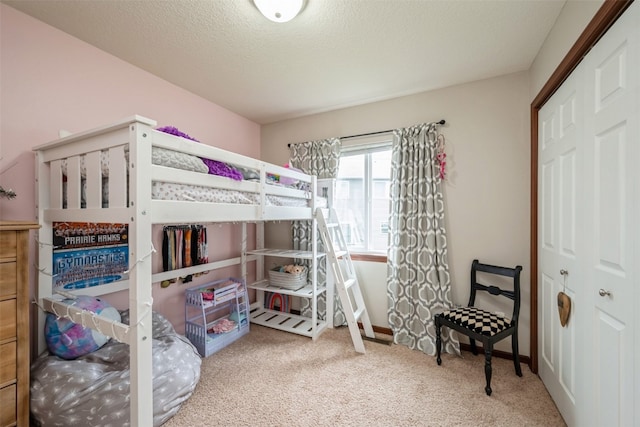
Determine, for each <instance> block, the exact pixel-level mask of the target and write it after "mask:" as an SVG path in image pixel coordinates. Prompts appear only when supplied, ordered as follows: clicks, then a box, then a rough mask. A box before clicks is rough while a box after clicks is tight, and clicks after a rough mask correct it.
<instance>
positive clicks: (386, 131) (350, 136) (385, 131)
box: [287, 119, 446, 148]
mask: <svg viewBox="0 0 640 427" xmlns="http://www.w3.org/2000/svg"><path fill="white" fill-rule="evenodd" d="M433 123H434V124H436V125H443V124H445V123H446V121H445V120H444V119H442V120H440V121H438V122H433ZM393 131H394V129H388V130H381V131H378V132H369V133H361V134H358V135H349V136H341V137H340V139H346V138H357V137H359V136H371V135H379V134H381V133H388V132H393ZM287 147H289V148H291V144H287Z"/></svg>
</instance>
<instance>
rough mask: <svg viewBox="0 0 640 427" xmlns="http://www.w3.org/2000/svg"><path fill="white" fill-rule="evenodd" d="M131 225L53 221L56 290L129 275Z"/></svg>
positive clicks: (83, 286)
mask: <svg viewBox="0 0 640 427" xmlns="http://www.w3.org/2000/svg"><path fill="white" fill-rule="evenodd" d="M128 227H129V226H128V224H112V223H93V222H54V223H53V291H54V292H55V291H56V290H73V289H82V288H89V287H94V286H100V285H105V284H107V283H112V282H115V281H118V280H123V279H126V278H127V274H126V273H125V272H126V271H127V270H128V268H129V242H128Z"/></svg>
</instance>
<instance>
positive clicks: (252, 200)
mask: <svg viewBox="0 0 640 427" xmlns="http://www.w3.org/2000/svg"><path fill="white" fill-rule="evenodd" d="M151 198H153V199H159V200H179V201H194V202H212V203H236V204H244V205H257V204H259V203H260V195H259V194H257V193H247V192H244V191H235V190H224V189H219V188H209V187H202V186H199V185H185V184H174V183H170V182H154V183H153V187H152V190H151ZM266 201H267V205H269V206H289V207H306V206H309V203H310V200H308V199H300V198H295V197H284V196H274V195H267V196H266ZM316 207H319V208H325V207H327V199H326V198H321V197H318V198H317V199H316Z"/></svg>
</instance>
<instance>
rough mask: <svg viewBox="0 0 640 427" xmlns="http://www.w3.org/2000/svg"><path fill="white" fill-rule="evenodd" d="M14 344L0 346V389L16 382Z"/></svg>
mask: <svg viewBox="0 0 640 427" xmlns="http://www.w3.org/2000/svg"><path fill="white" fill-rule="evenodd" d="M16 349H17V347H16V342H15V341H13V342H8V343H5V344H1V345H0V387H2V386H3V385H5V384H6V385H8V384H9V383H15V382H16V374H17V367H16V357H17V352H16Z"/></svg>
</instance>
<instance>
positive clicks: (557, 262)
mask: <svg viewBox="0 0 640 427" xmlns="http://www.w3.org/2000/svg"><path fill="white" fill-rule="evenodd" d="M581 78H582V74H580V73H579V72H574V73H573V74H572V75H571V76H570V77H569V78H568V79H567V80H566V81H565V82H564V84H563V85H562V87H561V88H560V89H558V91H557V92H556V93H555V94H554V95H553V97H552V98H551V99H550V100H549V101H548V102H547V103H546V104H545V105H544V107H543V108H542V109H541V110H540V113H539V116H538V117H539V121H538V135H539V141H538V147H539V154H538V165H539V170H538V176H539V182H538V191H539V203H538V206H539V212H538V221H539V223H538V233H539V234H538V242H539V244H538V248H539V250H538V311H539V315H538V334H539V340H538V354H539V356H540V358H539V375H540V378H541V379H542V381H543V382H544V384H545V386H546V387H547V390H549V393H550V394H551V397H552V398H553V400H554V401H555V403H556V406H557V407H558V409H559V410H560V413H561V414H562V416H563V417H564V419H565V420H566V421H567V423H568V424H569V425H574V424H575V416H576V410H575V404H576V397H575V395H576V313H577V312H579V310H581V306H580V304H579V303H578V302H579V301H578V298H577V297H578V296H579V293H580V288H581V287H582V286H583V285H582V283H583V280H584V279H583V278H582V277H581V273H582V271H581V270H580V268H579V267H578V265H577V263H578V260H579V257H580V249H581V248H582V247H583V245H582V244H580V243H581V242H580V241H579V239H580V238H581V235H580V233H579V232H578V230H579V229H580V218H581V216H580V215H579V213H580V209H579V207H578V206H579V203H580V202H581V199H580V195H581V191H582V190H581V188H582V181H581V176H582V171H581V170H582V161H581V155H580V153H581V151H580V147H579V146H578V144H580V142H581V139H580V137H581V132H582V126H583V116H582V111H583V109H582V104H583V101H582V94H583V91H582V90H581V86H582V79H581ZM562 272H566V274H562ZM560 291H564V292H565V293H566V294H567V295H568V296H569V297H570V298H571V301H572V308H571V316H570V318H569V322H568V323H567V325H566V326H565V327H562V326H561V324H560V318H559V314H558V299H557V296H558V292H560Z"/></svg>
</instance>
